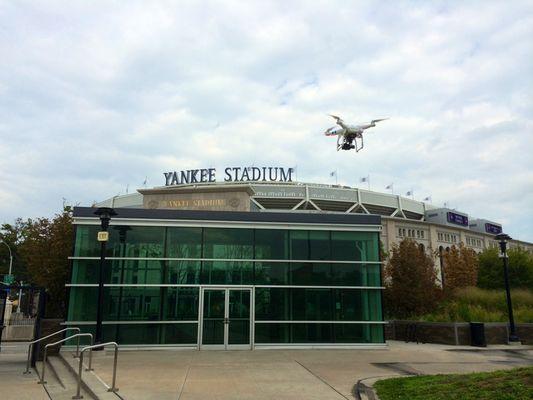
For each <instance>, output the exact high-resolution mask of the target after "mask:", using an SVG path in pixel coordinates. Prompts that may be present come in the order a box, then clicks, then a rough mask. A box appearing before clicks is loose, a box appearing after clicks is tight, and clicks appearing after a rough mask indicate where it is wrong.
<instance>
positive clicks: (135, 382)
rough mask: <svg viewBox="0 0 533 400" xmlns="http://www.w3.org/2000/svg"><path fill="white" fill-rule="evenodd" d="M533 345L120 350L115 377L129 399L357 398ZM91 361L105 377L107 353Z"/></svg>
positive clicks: (507, 359) (514, 355)
mask: <svg viewBox="0 0 533 400" xmlns="http://www.w3.org/2000/svg"><path fill="white" fill-rule="evenodd" d="M532 349H533V347H531V346H520V347H516V346H512V347H511V346H503V345H502V346H491V347H488V348H482V349H479V348H474V347H466V346H445V345H434V344H419V345H417V344H413V343H403V342H389V347H388V348H387V349H383V350H360V349H354V350H255V351H195V350H175V351H170V350H167V351H121V352H120V355H119V366H118V372H117V382H118V387H119V388H120V392H119V393H120V395H121V396H122V397H124V398H126V399H128V400H141V399H142V400H151V399H154V400H155V399H161V400H163V399H174V400H175V399H178V400H196V399H203V400H204V399H216V400H226V399H227V400H239V399H250V400H251V399H254V400H263V399H265V400H266V399H269V400H270V399H276V400H278V399H287V400H293V399H294V400H296V399H298V400H301V399H306V400H307V399H309V400H314V399H316V400H319V399H320V400H342V399H353V398H354V397H353V394H352V393H353V390H354V386H355V384H356V383H357V381H358V380H360V379H364V378H369V377H376V376H401V375H408V374H437V373H466V372H476V371H493V370H497V369H509V368H515V367H519V366H525V365H531V364H533V350H532ZM93 366H94V368H95V373H96V374H98V375H99V376H100V377H101V378H102V379H104V380H105V381H106V382H109V381H110V379H111V368H112V353H111V352H109V353H107V352H105V353H100V355H98V356H97V357H95V359H94V362H93Z"/></svg>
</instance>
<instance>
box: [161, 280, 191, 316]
mask: <svg viewBox="0 0 533 400" xmlns="http://www.w3.org/2000/svg"><path fill="white" fill-rule="evenodd" d="M198 296H199V288H197V287H193V288H190V287H179V288H176V287H169V288H165V289H164V292H163V320H165V321H186V320H198Z"/></svg>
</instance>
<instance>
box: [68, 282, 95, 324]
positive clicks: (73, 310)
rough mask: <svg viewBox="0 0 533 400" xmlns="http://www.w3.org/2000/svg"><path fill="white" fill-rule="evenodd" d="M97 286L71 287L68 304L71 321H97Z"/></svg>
mask: <svg viewBox="0 0 533 400" xmlns="http://www.w3.org/2000/svg"><path fill="white" fill-rule="evenodd" d="M97 298H98V288H97V287H71V288H70V296H69V306H68V320H69V321H95V320H96V301H97Z"/></svg>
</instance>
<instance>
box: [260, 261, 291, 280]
mask: <svg viewBox="0 0 533 400" xmlns="http://www.w3.org/2000/svg"><path fill="white" fill-rule="evenodd" d="M254 272H255V284H256V285H289V284H290V280H289V264H288V263H282V262H281V263H280V262H262V261H261V262H256V263H255V271H254Z"/></svg>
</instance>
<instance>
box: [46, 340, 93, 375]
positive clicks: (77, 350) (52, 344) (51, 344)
mask: <svg viewBox="0 0 533 400" xmlns="http://www.w3.org/2000/svg"><path fill="white" fill-rule="evenodd" d="M84 336H85V337H90V338H91V345H92V344H93V335H92V334H91V333H77V334H75V335H72V336H69V337H67V338H64V339H61V340H58V341H57V342H54V343H48V344H47V345H46V346H44V356H43V367H42V369H41V380H40V381H39V382H38V383H42V384H43V385H44V384H45V383H46V381H45V380H44V372H45V371H46V355H47V353H48V348H49V347H52V346H57V345H58V344H61V343H64V342H66V341H67V340H70V339H74V338H75V337H77V338H78V345H77V346H76V355H75V356H74V357H79V354H80V338H81V337H84ZM90 359H92V352H91V358H90Z"/></svg>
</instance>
